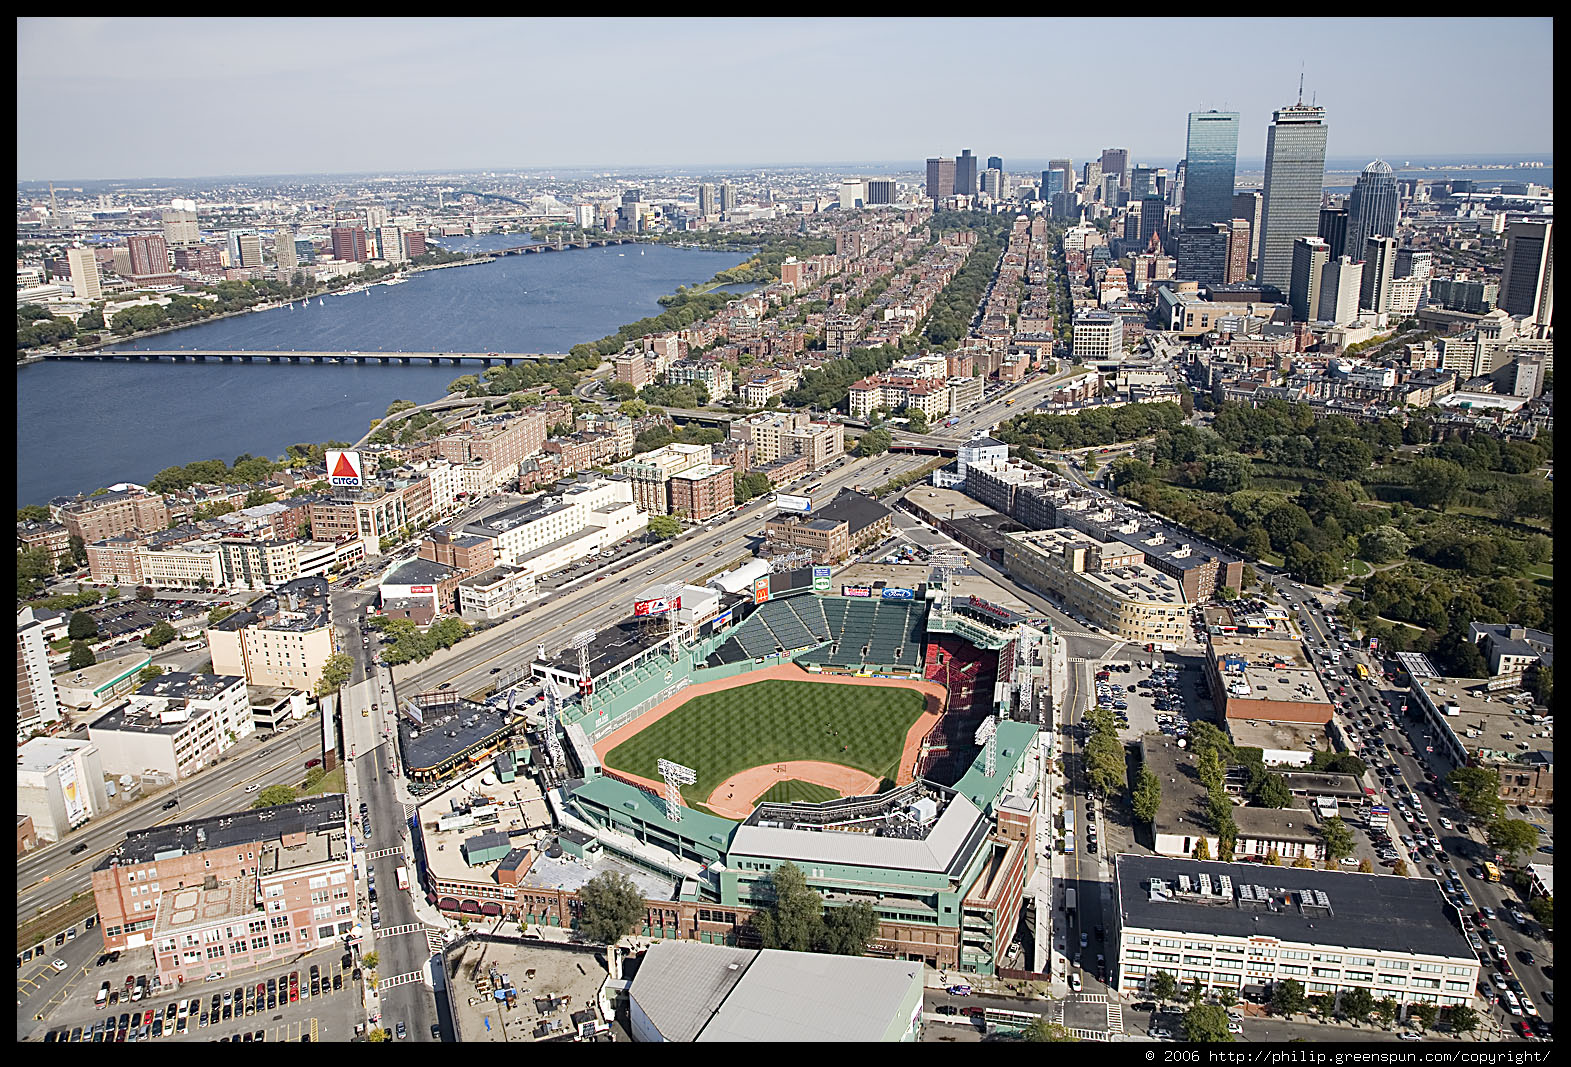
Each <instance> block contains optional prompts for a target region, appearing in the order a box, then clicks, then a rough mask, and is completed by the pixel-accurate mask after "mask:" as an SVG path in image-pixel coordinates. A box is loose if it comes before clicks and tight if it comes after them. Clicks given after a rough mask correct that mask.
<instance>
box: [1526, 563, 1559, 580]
mask: <svg viewBox="0 0 1571 1067" xmlns="http://www.w3.org/2000/svg"><path fill="white" fill-rule="evenodd" d="M1522 573H1523V574H1525V575H1526V576H1527V577H1529V578H1533V579H1536V580H1537V581H1540V582H1543V583H1544V584H1545V585H1548V584H1549V583H1551V582H1553V581H1554V580H1555V565H1554V564H1553V563H1535V564H1533V565H1532V566H1531V567H1528V568H1527V569H1526V570H1525V571H1523V572H1522Z"/></svg>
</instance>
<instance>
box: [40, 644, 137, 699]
mask: <svg viewBox="0 0 1571 1067" xmlns="http://www.w3.org/2000/svg"><path fill="white" fill-rule="evenodd" d="M152 662H153V657H152V655H151V654H150V653H148V652H147V651H145V650H138V651H136V652H129V653H127V654H126V655H124V656H116V657H114V658H113V659H106V660H99V661H98V662H97V663H95V664H93V665H92V666H91V667H83V668H82V669H81V670H75V671H66V672H65V673H63V674H57V675H55V693H56V695H57V696H58V697H59V699H60V706H61V708H62V709H71V710H73V711H79V712H94V711H99V710H102V709H103V708H107V707H109V705H111V704H113V703H114V702H115V701H117V700H119V698H120V697H122V696H125V695H126V694H127V693H130V692H131V690H133V689H135V688H136V687H137V685H138V684H140V683H139V682H138V680H137V676H138V675H139V674H141V673H142V668H144V667H146V666H147V665H148V664H150V663H152Z"/></svg>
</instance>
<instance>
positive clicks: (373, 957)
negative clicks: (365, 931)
mask: <svg viewBox="0 0 1571 1067" xmlns="http://www.w3.org/2000/svg"><path fill="white" fill-rule="evenodd" d="M361 962H362V963H364V964H365V966H366V970H368V971H374V970H376V965H377V964H379V963H381V962H382V956H381V953H378V952H367V953H366V954H365V958H364V959H363V960H361Z"/></svg>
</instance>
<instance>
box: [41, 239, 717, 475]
mask: <svg viewBox="0 0 1571 1067" xmlns="http://www.w3.org/2000/svg"><path fill="white" fill-rule="evenodd" d="M526 241H527V239H526V238H520V237H517V236H503V235H496V234H492V235H486V236H483V237H476V238H469V239H465V240H457V239H449V240H448V241H447V242H445V243H444V245H443V247H446V248H451V249H453V250H455V251H468V250H471V249H495V248H503V247H510V246H516V245H519V244H523V243H526ZM747 258H748V255H747V254H746V253H740V252H708V251H702V250H698V249H685V248H665V247H661V246H653V245H642V246H637V247H635V246H632V245H622V246H609V247H606V248H591V249H573V250H571V251H566V252H541V253H536V254H533V255H527V256H505V257H503V258H501V259H498V260H495V261H492V262H491V263H487V264H483V265H478V266H468V267H451V268H448V269H445V270H433V271H425V272H423V273H420V274H414V275H410V276H409V280H408V281H406V282H404V283H403V284H401V285H381V286H373V287H372V288H371V289H369V290H367V291H365V292H360V293H353V294H349V295H346V296H339V295H335V296H324V297H321V298H320V299H318V298H312V300H311V302H310V306H309V307H302V306H301V305H300V304H299V303H298V302H297V303H296V304H295V309H294V310H289V309H288V308H278V309H275V310H270V311H262V312H254V313H250V314H245V315H239V316H236V317H234V318H229V319H224V320H222V321H219V322H210V323H203V324H201V325H197V326H191V327H188V328H186V329H183V330H177V331H173V332H170V333H163V334H158V335H155V336H153V337H150V338H147V339H145V340H143V341H139V342H134V343H131V344H127V345H123V346H117V347H119V348H122V349H138V348H140V349H160V350H167V349H178V348H189V349H203V350H206V351H213V352H223V351H230V350H237V349H255V350H305V351H310V350H317V351H360V352H551V353H565V352H567V351H568V349H570V348H571V347H572V346H573V345H575V344H578V343H580V342H583V341H595V340H598V339H599V338H601V337H604V336H605V335H606V334H609V333H614V332H615V331H616V330H617V329H618V328H619V327H621V326H622V325H624V324H626V323H629V322H633V321H636V320H637V319H640V318H643V317H645V316H648V315H655V314H658V313H659V312H660V310H661V309H660V305H659V304H658V303H657V302H656V300H657V298H658V297H660V296H663V295H664V294H666V293H670V292H674V291H675V290H676V288H677V286H679V285H693V284H696V283H700V282H705V281H708V280H709V279H710V278H711V277H713V275H714V274H715V272H716V271H720V270H724V269H725V268H727V267H732V266H735V265H736V264H738V263H741V262H743V261H744V260H746V259H747ZM728 288H746V287H728ZM479 369H480V368H479V367H478V366H474V367H470V366H465V367H454V366H452V365H451V364H449V365H446V366H437V367H432V366H428V365H423V364H422V365H409V366H403V365H398V364H395V365H388V366H381V365H360V364H349V363H342V364H256V363H253V364H245V363H222V364H219V363H204V364H193V363H96V362H83V363H66V362H44V363H35V364H32V365H30V366H27V367H22V368H19V369H18V370H17V502H18V504H42V503H44V502H45V501H47V500H48V499H49V498H50V497H53V496H60V495H64V494H69V493H76V492H91V491H92V490H93V489H96V488H98V487H100V486H106V485H112V484H114V483H116V482H122V481H131V482H139V483H142V484H146V482H147V481H148V479H150V478H152V476H153V475H155V474H157V473H158V472H159V471H160V470H162V469H164V468H165V467H170V466H176V465H179V464H184V463H190V462H192V461H194V460H198V459H214V458H216V459H222V460H224V461H225V462H226V463H232V462H233V461H234V459H235V457H236V456H239V455H242V454H244V453H247V452H249V453H251V454H253V455H258V456H268V457H271V458H276V457H277V456H279V455H281V454H282V453H283V451H284V449H285V448H286V447H287V446H289V445H291V444H295V443H297V442H316V441H327V440H342V441H353V440H356V439H358V438H359V437H360V435H361V434H363V433H364V432H365V431H366V428H367V427H368V426H369V424H370V421H371V420H372V419H374V418H380V417H381V416H382V415H383V414H384V413H385V412H386V411H387V406H388V405H389V404H390V403H392V402H393V401H394V400H399V399H403V400H415V401H425V400H434V399H436V398H437V397H439V396H441V395H442V393H443V392H444V391H445V390H446V387H447V384H448V383H449V382H451V381H452V380H453V379H454V378H456V377H458V376H459V375H461V374H472V373H478V372H479Z"/></svg>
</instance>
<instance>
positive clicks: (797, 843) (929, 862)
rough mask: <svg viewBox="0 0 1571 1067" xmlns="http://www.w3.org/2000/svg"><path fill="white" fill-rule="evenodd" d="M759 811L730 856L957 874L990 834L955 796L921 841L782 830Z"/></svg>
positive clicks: (972, 807)
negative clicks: (976, 843)
mask: <svg viewBox="0 0 1571 1067" xmlns="http://www.w3.org/2000/svg"><path fill="white" fill-rule="evenodd" d="M758 821H759V817H758V813H757V812H756V811H755V812H754V813H753V815H752V816H750V817H749V818H748V820H747V822H744V823H743V824H742V825H741V826H739V827H737V829H736V833H735V835H734V836H733V837H732V838H731V848H730V854H731V855H733V856H735V855H741V856H749V857H751V856H757V857H761V858H766V859H778V860H790V861H792V862H805V863H839V864H843V865H845V866H848V867H883V868H887V869H891V870H909V871H926V872H932V873H942V874H955V873H957V872H956V871H955V870H954V869H953V868H955V867H956V865H957V864H960V863H963V862H964V860H965V859H966V858H968V857H969V856H970V855H971V854H972V849H971V848H970V847H969V845H970V843H971V839H972V838H973V837H974V836H975V834H976V833H977V831H978V830H979V829H980V831H981V832H982V833H983V834H985V833H986V832H987V824H988V823H987V817H986V816H984V815H983V814H982V812H981V811H980V810H979V809H978V808H977V806H976V805H975V804H973V803H972V802H971V801H970V800H969V799H967V798H966V797H964V796H959V795H956V796H953V797H950V798H949V801H948V803H947V804H945V806H944V810H943V812H942V813H940V814H939V816H938V819H937V821H936V822H935V823H934V824H933V826H932V828H931V829H929V830H928V832H927V833H926V835H925V836H923V837H922V838H920V839H917V838H905V837H875V836H873V835H871V834H857V833H844V832H835V831H822V832H821V831H816V830H795V829H782V828H779V827H773V826H761V825H757V822H758Z"/></svg>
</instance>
